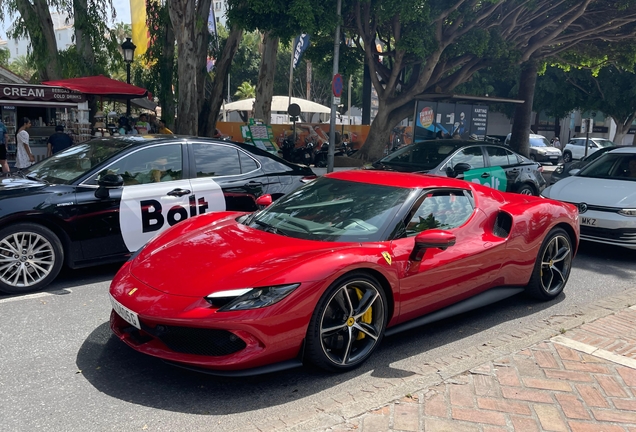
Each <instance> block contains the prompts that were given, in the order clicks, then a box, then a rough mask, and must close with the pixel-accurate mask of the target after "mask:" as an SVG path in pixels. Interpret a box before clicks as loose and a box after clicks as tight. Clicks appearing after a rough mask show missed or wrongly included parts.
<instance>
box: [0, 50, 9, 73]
mask: <svg viewBox="0 0 636 432" xmlns="http://www.w3.org/2000/svg"><path fill="white" fill-rule="evenodd" d="M10 56H11V53H10V52H9V50H8V49H7V48H1V49H0V66H2V67H5V68H6V67H8V66H9V57H10Z"/></svg>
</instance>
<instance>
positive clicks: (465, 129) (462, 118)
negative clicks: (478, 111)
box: [451, 104, 473, 139]
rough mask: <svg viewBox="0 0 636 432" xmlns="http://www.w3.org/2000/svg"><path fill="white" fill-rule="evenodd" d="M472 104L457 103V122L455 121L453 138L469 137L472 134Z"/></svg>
mask: <svg viewBox="0 0 636 432" xmlns="http://www.w3.org/2000/svg"><path fill="white" fill-rule="evenodd" d="M472 112H473V106H472V105H463V104H456V105H455V123H453V131H452V133H451V136H452V137H453V138H457V136H459V138H461V139H468V137H469V136H470V125H471V120H472Z"/></svg>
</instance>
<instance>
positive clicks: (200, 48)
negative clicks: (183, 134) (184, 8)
mask: <svg viewBox="0 0 636 432" xmlns="http://www.w3.org/2000/svg"><path fill="white" fill-rule="evenodd" d="M210 4H211V0H200V1H199V3H198V4H197V27H196V30H195V41H194V46H195V52H196V54H195V56H196V57H195V58H196V63H197V66H196V74H197V93H198V95H199V103H198V105H197V111H198V112H199V122H198V124H197V135H202V134H203V133H204V132H205V123H206V122H207V120H208V116H207V115H205V113H204V112H203V106H204V102H208V105H209V101H206V81H207V80H209V79H210V78H209V75H208V70H207V60H208V47H209V45H210V31H209V30H208V21H207V20H208V16H209V15H210ZM206 111H207V110H206Z"/></svg>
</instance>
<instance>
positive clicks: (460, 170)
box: [453, 162, 473, 175]
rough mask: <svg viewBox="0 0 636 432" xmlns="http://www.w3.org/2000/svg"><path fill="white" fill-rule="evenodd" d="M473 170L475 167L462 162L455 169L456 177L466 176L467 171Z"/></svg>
mask: <svg viewBox="0 0 636 432" xmlns="http://www.w3.org/2000/svg"><path fill="white" fill-rule="evenodd" d="M471 169H473V167H471V166H470V164H467V163H464V162H460V163H458V164H457V165H455V166H454V167H453V170H454V171H455V175H459V174H464V173H465V172H466V171H470V170H471Z"/></svg>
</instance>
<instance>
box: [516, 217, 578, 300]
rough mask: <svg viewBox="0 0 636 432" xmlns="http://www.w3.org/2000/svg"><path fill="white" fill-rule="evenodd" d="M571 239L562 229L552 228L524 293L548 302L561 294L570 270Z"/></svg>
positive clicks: (542, 244) (542, 245)
mask: <svg viewBox="0 0 636 432" xmlns="http://www.w3.org/2000/svg"><path fill="white" fill-rule="evenodd" d="M572 255H573V248H572V239H570V236H569V234H568V233H567V232H565V230H564V229H562V228H554V229H553V230H552V231H550V232H549V233H548V235H547V236H546V237H545V239H543V243H541V248H540V249H539V254H538V255H537V260H536V262H535V264H534V270H533V271H532V276H531V277H530V282H529V283H528V285H527V286H526V292H527V293H528V294H529V295H530V296H532V297H534V298H536V299H539V300H542V301H548V300H552V299H554V298H555V297H556V296H558V295H559V294H561V292H562V291H563V288H565V285H566V284H567V282H568V278H569V277H570V270H571V269H572Z"/></svg>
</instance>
